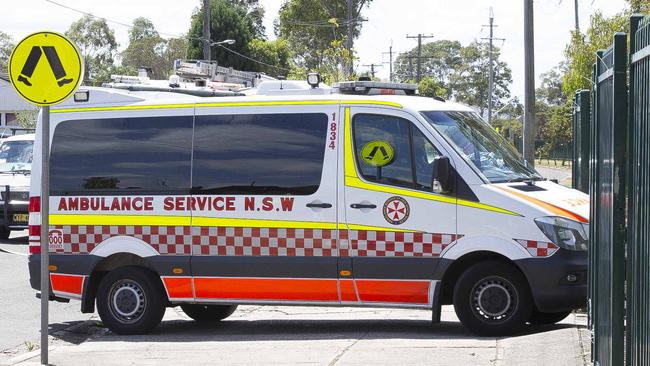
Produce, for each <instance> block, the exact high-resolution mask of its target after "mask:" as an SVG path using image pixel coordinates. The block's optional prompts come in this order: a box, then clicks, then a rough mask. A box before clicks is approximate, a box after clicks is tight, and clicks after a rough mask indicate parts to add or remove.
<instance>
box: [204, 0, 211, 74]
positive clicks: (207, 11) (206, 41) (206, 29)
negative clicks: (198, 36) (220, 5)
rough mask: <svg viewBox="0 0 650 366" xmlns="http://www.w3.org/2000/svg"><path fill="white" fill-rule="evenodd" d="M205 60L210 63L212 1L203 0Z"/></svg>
mask: <svg viewBox="0 0 650 366" xmlns="http://www.w3.org/2000/svg"><path fill="white" fill-rule="evenodd" d="M203 59H204V60H206V61H210V0H203Z"/></svg>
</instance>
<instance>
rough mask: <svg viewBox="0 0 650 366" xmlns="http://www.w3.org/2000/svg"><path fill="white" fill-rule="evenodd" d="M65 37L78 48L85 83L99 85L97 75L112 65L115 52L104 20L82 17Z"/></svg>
mask: <svg viewBox="0 0 650 366" xmlns="http://www.w3.org/2000/svg"><path fill="white" fill-rule="evenodd" d="M65 35H66V36H67V37H68V38H70V39H71V40H72V41H73V42H74V43H75V44H76V45H77V47H79V51H80V52H81V55H82V57H83V60H84V78H85V80H86V83H88V84H91V85H97V84H100V83H99V81H98V80H96V76H97V74H99V73H101V72H102V70H104V69H107V68H109V67H111V66H112V65H113V58H114V55H115V53H116V51H117V42H116V41H115V33H114V32H113V30H112V29H111V28H110V27H109V26H108V24H106V21H105V20H104V19H98V18H94V17H92V16H90V15H84V17H83V18H81V19H79V20H77V21H76V22H74V23H72V24H71V25H70V29H68V31H67V32H65Z"/></svg>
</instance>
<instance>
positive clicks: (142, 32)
mask: <svg viewBox="0 0 650 366" xmlns="http://www.w3.org/2000/svg"><path fill="white" fill-rule="evenodd" d="M186 47H187V41H186V40H185V39H184V38H172V39H170V40H165V39H163V38H162V37H160V35H159V34H158V32H157V31H156V29H155V27H154V25H153V23H151V21H149V20H148V19H146V18H142V17H140V18H136V19H135V20H134V21H133V28H131V30H130V31H129V46H128V47H127V48H126V50H124V51H123V52H122V65H124V66H126V67H129V68H130V69H134V70H137V69H138V68H139V67H142V66H144V67H149V68H151V77H152V78H154V79H166V78H168V77H169V75H170V74H171V73H172V68H173V62H174V60H175V59H178V58H184V56H185V49H186Z"/></svg>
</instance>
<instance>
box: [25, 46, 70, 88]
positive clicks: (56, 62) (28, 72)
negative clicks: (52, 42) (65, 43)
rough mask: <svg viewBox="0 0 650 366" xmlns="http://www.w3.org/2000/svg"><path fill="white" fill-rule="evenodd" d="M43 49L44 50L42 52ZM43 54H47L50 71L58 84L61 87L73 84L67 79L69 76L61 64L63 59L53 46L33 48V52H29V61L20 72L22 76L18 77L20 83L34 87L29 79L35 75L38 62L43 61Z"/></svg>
mask: <svg viewBox="0 0 650 366" xmlns="http://www.w3.org/2000/svg"><path fill="white" fill-rule="evenodd" d="M41 48H42V49H43V50H41ZM43 53H45V58H47V62H48V63H49V64H50V69H51V70H52V73H54V77H55V78H56V80H57V81H56V83H57V84H58V85H59V87H61V86H64V85H65V84H69V83H71V82H72V79H71V78H67V79H66V75H67V74H66V72H65V69H64V68H63V65H62V64H61V59H59V55H58V54H57V53H56V48H54V47H53V46H42V47H39V46H33V47H32V50H31V51H29V56H27V61H26V62H25V65H24V66H23V70H22V71H21V72H20V75H19V76H18V81H20V82H22V83H23V84H25V85H27V86H32V83H31V82H30V81H29V78H31V77H32V74H34V70H35V69H36V65H38V61H39V60H40V59H41V56H42V55H43Z"/></svg>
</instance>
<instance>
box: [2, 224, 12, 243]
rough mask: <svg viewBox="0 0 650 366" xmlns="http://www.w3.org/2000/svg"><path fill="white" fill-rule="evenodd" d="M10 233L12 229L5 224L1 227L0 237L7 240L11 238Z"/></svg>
mask: <svg viewBox="0 0 650 366" xmlns="http://www.w3.org/2000/svg"><path fill="white" fill-rule="evenodd" d="M9 235H11V230H9V229H7V228H6V227H4V226H3V227H0V239H2V240H7V239H9Z"/></svg>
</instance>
